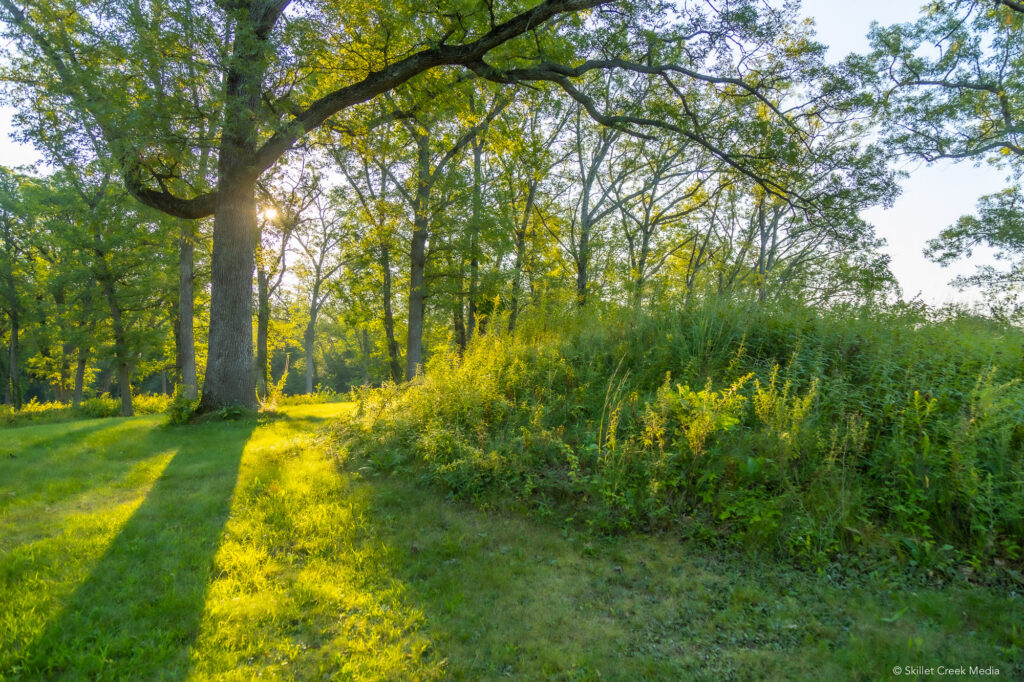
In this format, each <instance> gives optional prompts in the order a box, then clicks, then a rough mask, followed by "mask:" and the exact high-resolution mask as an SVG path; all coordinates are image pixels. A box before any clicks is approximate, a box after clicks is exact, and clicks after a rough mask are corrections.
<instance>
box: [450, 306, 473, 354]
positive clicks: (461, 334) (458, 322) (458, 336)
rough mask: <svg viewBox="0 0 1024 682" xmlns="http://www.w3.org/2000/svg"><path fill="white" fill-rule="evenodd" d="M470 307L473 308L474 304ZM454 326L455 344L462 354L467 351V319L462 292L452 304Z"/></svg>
mask: <svg viewBox="0 0 1024 682" xmlns="http://www.w3.org/2000/svg"><path fill="white" fill-rule="evenodd" d="M470 309H472V304H471V305H470ZM452 328H453V330H454V332H455V346H456V348H458V349H459V354H460V355H461V354H462V353H464V352H466V320H465V317H464V316H463V312H462V295H461V294H459V295H457V296H456V297H455V303H454V304H453V305H452Z"/></svg>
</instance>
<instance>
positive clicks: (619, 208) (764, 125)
mask: <svg viewBox="0 0 1024 682" xmlns="http://www.w3.org/2000/svg"><path fill="white" fill-rule="evenodd" d="M448 9H450V10H451V11H450V12H447V13H446V12H440V11H439V10H437V9H436V8H433V6H431V5H429V3H428V4H427V5H423V6H420V5H419V4H416V3H411V4H410V5H409V6H408V7H407V8H405V7H403V8H396V9H395V10H394V12H392V13H391V14H386V13H379V12H378V13H375V10H368V11H365V12H362V13H356V14H352V15H350V17H363V18H364V19H365V22H364V23H363V24H361V23H360V21H363V19H360V20H358V21H357V20H356V19H353V18H349V19H348V20H346V21H347V23H345V25H347V26H351V27H352V29H351V32H350V33H344V32H342V33H339V34H337V35H335V33H333V32H332V30H331V29H330V28H329V27H330V25H331V21H334V20H335V19H336V18H337V17H338V16H342V15H343V14H344V12H346V11H350V10H352V8H351V7H348V6H347V5H345V4H344V3H325V4H322V5H318V4H308V5H307V4H302V5H298V6H294V7H290V6H289V3H260V2H252V3H240V4H238V6H237V7H235V6H234V5H231V6H230V7H228V6H224V7H221V6H220V5H219V4H216V3H214V4H211V5H210V6H209V7H207V6H205V5H203V6H198V5H195V6H194V5H192V4H190V3H187V2H186V3H176V2H146V3H127V4H126V5H124V7H113V6H109V5H107V4H104V3H94V4H90V3H85V4H80V5H79V6H77V7H76V8H75V9H67V8H66V10H67V11H64V10H59V9H58V8H56V7H51V6H49V5H48V4H47V3H40V4H38V5H34V4H31V3H30V4H28V5H24V6H22V5H18V4H17V3H15V2H13V0H4V2H3V3H2V5H0V19H2V20H3V22H4V26H5V27H6V28H5V36H6V38H7V40H9V41H10V43H11V45H12V46H13V47H14V48H16V49H13V50H12V52H11V55H10V56H9V58H8V59H7V60H6V61H5V63H4V64H3V74H2V75H3V82H4V84H5V85H4V88H5V89H4V94H5V97H6V98H7V99H8V101H9V102H11V103H12V104H14V105H15V106H16V107H17V110H18V114H17V117H16V125H17V129H18V131H19V133H18V134H19V136H20V138H21V139H22V140H23V141H25V142H27V143H31V144H33V145H35V147H36V148H37V149H39V150H40V152H41V153H42V154H43V155H44V158H45V159H46V165H45V166H43V167H40V168H36V169H16V168H5V169H3V173H2V178H0V223H2V224H0V228H2V229H0V241H2V244H0V260H2V263H0V269H2V272H0V280H2V282H3V296H2V297H0V305H2V306H3V312H4V316H3V322H2V324H3V326H2V330H0V331H2V334H3V344H4V347H5V349H6V352H5V353H4V354H3V358H2V361H0V374H2V376H3V383H4V387H5V388H4V391H3V400H4V402H5V403H6V404H8V405H10V406H12V407H13V408H19V407H20V406H22V405H23V404H24V403H26V402H28V401H42V402H46V401H57V402H60V403H69V404H72V405H76V406H77V405H78V404H79V403H81V402H82V401H83V400H84V399H86V398H88V397H91V396H104V395H111V396H115V397H117V398H118V399H119V401H120V412H121V414H125V415H127V414H132V413H133V411H134V405H133V396H136V395H145V394H164V395H169V394H171V393H172V392H174V390H175V387H178V388H179V392H180V394H181V395H182V397H183V399H184V400H193V399H195V398H196V397H197V396H198V395H199V390H198V389H199V385H200V381H199V377H202V376H206V383H207V386H206V390H205V391H204V392H203V396H204V400H205V399H206V396H208V395H209V396H213V398H211V400H212V401H213V402H212V403H211V405H212V406H214V407H216V406H218V405H222V404H223V405H230V404H234V403H239V404H255V402H256V400H258V399H260V400H265V399H266V398H267V396H268V395H269V394H272V393H273V392H274V390H278V391H281V390H283V391H284V392H285V393H293V394H297V393H307V394H311V393H314V392H315V391H317V390H318V388H320V389H322V390H324V391H327V392H339V391H346V390H348V389H349V388H351V387H353V386H359V385H379V384H381V383H382V382H386V381H393V382H402V381H405V380H408V379H411V378H412V377H413V376H414V375H415V374H416V372H417V371H418V369H419V368H420V367H421V366H422V365H423V363H424V362H427V361H429V359H430V358H431V357H433V356H436V355H444V354H445V353H447V352H448V351H450V350H452V349H455V350H456V351H457V352H460V353H461V352H463V351H464V350H465V349H466V348H467V346H468V345H469V344H470V343H471V342H472V340H473V338H474V337H477V336H482V335H486V334H489V333H492V332H494V331H496V330H499V329H500V330H506V331H511V330H513V329H515V328H516V327H517V326H518V325H520V324H522V323H523V322H524V321H532V322H534V323H537V321H543V320H547V321H548V322H549V323H551V324H557V323H558V321H560V320H564V319H567V318H569V317H576V316H578V315H581V314H589V315H592V316H594V319H602V316H607V315H612V316H615V315H619V314H621V311H636V312H637V313H639V311H658V310H663V309H688V308H689V307H693V306H698V305H702V304H704V303H707V302H711V301H723V300H726V301H731V302H734V303H748V304H751V305H752V306H753V307H754V309H771V308H775V307H779V306H789V307H792V306H798V307H799V306H803V307H806V308H811V309H817V310H830V309H833V310H840V309H841V310H844V311H848V313H847V314H848V316H849V317H851V318H857V317H858V316H861V315H865V314H868V312H867V311H885V310H898V309H901V307H905V306H907V305H910V306H911V307H914V306H915V305H916V304H913V303H911V304H907V303H904V302H902V300H901V292H900V291H899V287H898V286H897V283H896V281H895V279H894V277H893V276H892V273H891V272H890V270H889V268H888V261H887V257H886V256H885V255H884V254H883V253H882V252H881V251H880V247H881V246H882V243H881V242H880V240H879V239H878V238H877V237H876V235H875V234H874V231H873V228H872V227H871V226H870V225H869V224H866V223H865V222H864V221H863V220H862V219H861V218H860V217H859V215H860V213H861V212H862V211H863V210H864V209H865V208H868V207H870V206H875V205H879V204H882V205H886V204H888V203H889V202H891V201H892V200H893V199H894V197H895V196H897V194H898V192H899V179H900V178H899V173H898V172H897V171H896V170H894V167H895V165H894V162H895V161H896V160H897V159H898V158H905V157H911V158H920V159H925V160H935V159H938V158H966V159H973V160H977V161H988V162H992V163H997V164H1003V165H1005V166H1006V168H1007V169H1008V171H1009V172H1011V173H1016V172H1019V170H1020V160H1021V158H1024V153H1022V148H1021V145H1020V138H1021V135H1022V133H1021V124H1020V118H1019V117H1020V112H1021V110H1022V108H1024V104H1022V98H1024V95H1022V84H1021V81H1022V75H1021V74H1022V71H1024V68H1022V66H1021V64H1022V56H1021V47H1020V43H1021V41H1020V40H1019V37H1020V31H1021V25H1022V20H1024V12H1022V11H1021V8H1020V7H1019V6H1017V5H1016V3H1013V2H966V1H957V2H940V3H933V4H932V5H929V7H928V8H926V11H925V12H923V13H922V17H921V19H920V20H919V21H918V22H916V23H914V24H908V25H905V26H894V27H887V28H884V27H878V28H876V29H874V33H873V35H872V41H873V43H872V44H873V46H874V52H872V53H871V54H868V55H851V56H849V57H848V58H846V59H845V60H844V61H842V62H840V63H837V64H830V63H827V62H826V61H825V58H824V53H825V48H824V46H823V45H820V44H818V43H816V42H814V35H813V28H812V26H811V25H809V24H808V23H807V22H805V21H803V20H801V19H800V18H799V15H798V5H797V4H796V3H783V4H778V5H775V4H771V3H763V2H755V1H752V0H741V1H737V2H728V3H725V5H723V6H721V7H718V6H716V5H711V4H703V3H687V4H684V5H680V6H668V5H661V4H657V3H623V4H619V3H616V4H615V5H614V6H611V5H607V4H606V3H600V2H590V3H572V2H551V1H549V2H545V3H542V4H541V5H537V6H536V7H532V8H526V7H519V6H518V5H515V4H514V3H513V4H510V5H509V6H507V7H505V6H500V7H499V6H498V5H494V4H486V3H485V4H481V5H480V6H476V5H472V6H467V7H462V6H459V7H457V8H455V7H453V8H448ZM527 15H529V16H530V17H536V22H537V23H536V24H533V25H529V26H523V25H521V24H522V21H525V19H523V17H526V16H527ZM541 15H543V16H541ZM503 16H505V17H507V20H505V21H502V20H501V18H502V17H503ZM72 18H73V20H72ZM530 21H533V20H532V19H531V20H530ZM517 22H519V23H517ZM527 23H528V24H529V22H527ZM415 26H418V27H420V28H419V29H417V30H413V28H412V27H415ZM435 34H436V35H435ZM459 41H461V43H460V44H461V45H462V46H463V47H462V48H460V49H462V52H460V51H458V50H454V48H453V47H452V46H453V45H454V44H455V43H458V42H459ZM929 45H940V46H942V48H943V49H942V50H941V51H940V52H939V53H938V54H933V53H932V52H930V51H929V50H930V48H928V47H927V46H929ZM342 46H343V47H342ZM922 46H925V47H922ZM449 48H451V50H449ZM339 50H342V51H345V52H346V54H351V55H352V58H351V60H350V62H346V66H344V68H334V67H332V66H331V65H330V62H331V59H332V55H334V54H335V53H337V52H338V51H339ZM446 50H448V51H446ZM449 52H451V53H450V54H449ZM470 53H472V54H470ZM417 60H419V61H423V60H427V62H429V63H424V64H419V62H417ZM431 60H433V61H431ZM435 62H436V63H435ZM410 64H412V65H411V66H410ZM399 67H401V68H399ZM396 69H397V71H396ZM402 69H405V70H404V71H403V70H402ZM382 74H383V75H382ZM385 76H387V77H389V78H392V80H394V81H395V82H394V83H393V84H392V85H390V86H387V85H386V84H385V85H382V84H380V83H379V82H378V81H380V80H381V79H382V78H385ZM233 79H234V80H233ZM375 79H376V80H375ZM388 83H391V81H388ZM240 84H242V85H240ZM243 85H244V87H243ZM236 86H237V87H236ZM233 88H234V89H233ZM239 88H241V89H242V90H244V89H245V88H251V92H250V94H249V95H246V96H245V97H243V96H242V95H243V94H244V93H243V92H242V90H239ZM359 88H363V89H362V90H359ZM367 88H369V89H368V90H367ZM353 89H355V90H353ZM246 92H249V91H248V90H246ZM257 92H258V93H259V95H258V97H255V96H254V95H253V94H252V93H257ZM325 93H326V94H325ZM246 97H248V99H246ZM254 97H255V99H254ZM346 98H347V99H346ZM342 100H343V101H342ZM239 106H241V107H242V108H243V109H244V110H245V111H244V112H243V114H244V115H243V114H239V113H238V111H236V109H237V108H238V107H239ZM332 107H333V114H332V112H331V111H328V109H330V108H332ZM245 112H248V113H245ZM236 115H237V117H238V120H237V121H235V119H233V118H232V117H233V116H236ZM879 124H881V125H879ZM238 126H242V127H241V128H239V127H238ZM289 126H290V127H289ZM298 128H301V130H299V129H298ZM236 138H237V139H236ZM232 145H234V146H232ZM231 159H235V161H232V160H231ZM236 162H237V163H236ZM232 164H234V165H232ZM237 168H244V169H246V170H244V171H243V170H237ZM233 169H235V170H233ZM261 169H262V170H261ZM1014 177H1016V176H1014ZM247 183H248V184H247ZM236 185H237V186H244V188H245V189H244V190H243V191H242V193H241V194H239V195H238V196H242V195H245V196H244V197H243V198H242V199H240V200H239V201H241V202H242V203H241V204H238V205H240V206H241V205H243V204H244V208H243V209H239V210H240V213H238V214H237V215H236V214H235V213H231V215H230V216H229V213H230V212H231V211H234V210H235V208H234V206H235V203H237V202H235V200H234V199H230V200H229V199H228V197H229V196H234V194H231V192H234V189H233V188H235V187H236ZM229 190H230V191H229ZM182 197H189V198H182ZM233 202H235V203H233ZM225 206H227V207H228V208H224V207H225ZM216 207H220V208H216ZM229 208H230V211H229V210H228V209H229ZM217 210H222V213H217ZM1021 210H1022V200H1021V193H1020V188H1019V186H1015V185H1011V187H1010V188H1009V189H1006V190H1003V191H1001V192H996V193H994V194H992V195H990V196H988V197H984V198H982V199H981V200H980V203H979V211H978V214H977V215H975V216H965V217H963V218H960V219H959V220H958V221H956V222H954V224H953V225H952V226H951V227H950V228H948V229H947V230H946V231H944V232H943V233H942V234H941V235H939V236H937V238H936V239H935V240H933V242H931V243H930V244H929V253H930V254H931V255H932V257H933V258H935V259H936V260H939V261H940V262H950V261H952V260H955V259H957V258H960V257H962V256H964V255H969V253H970V252H971V249H972V248H975V247H977V246H978V245H981V244H984V245H989V246H994V247H996V248H997V249H999V250H1000V251H1001V255H1002V256H1004V257H1005V258H1007V259H1009V260H1010V265H1011V267H1010V269H1009V270H1008V271H1005V270H1003V271H1000V270H996V269H993V268H984V269H981V270H979V272H978V273H977V275H976V276H975V277H973V278H970V280H969V281H965V282H964V284H982V285H985V286H986V287H987V291H989V292H990V293H991V297H990V305H989V306H988V308H987V310H985V311H984V312H985V313H986V314H988V315H990V316H991V317H992V318H993V319H995V320H997V321H998V323H1000V324H1010V323H1012V321H1013V320H1014V319H1015V314H1016V312H1015V311H1016V307H1015V302H1016V301H1015V298H1014V296H1015V292H1016V289H1015V287H1016V286H1017V283H1018V282H1019V279H1020V277H1019V268H1020V263H1019V261H1017V260H1013V259H1014V258H1017V259H1019V254H1020V247H1021V244H1022V237H1021V233H1022V230H1021V224H1022V217H1021V216H1022V213H1021ZM214 214H216V215H217V216H222V217H221V218H216V219H214V218H213V217H207V218H202V216H203V215H206V216H213V215H214ZM224 216H227V217H224ZM231 216H234V217H231ZM238 216H242V218H238ZM197 218H202V219H197ZM236 218H237V219H238V220H240V221H241V222H237V221H236V222H235V223H232V222H231V221H233V220H236ZM954 218H955V217H951V221H953V219H954ZM217 220H222V221H223V225H225V226H228V227H223V228H217V227H216V225H217V224H218V223H217ZM229 225H236V226H241V227H238V228H237V229H235V228H231V227H230V226H229ZM218 229H221V234H222V235H227V236H222V237H221V238H220V239H218V237H217V230H218ZM232 230H234V231H232ZM218 244H220V245H221V247H220V248H222V249H223V254H226V255H221V256H219V258H220V263H221V264H220V265H216V263H217V262H218V256H217V254H216V252H217V249H218V248H219V247H218ZM250 249H251V251H252V253H251V269H249V270H248V271H247V270H246V268H247V267H248V266H247V265H246V264H245V262H243V261H246V259H247V258H250V256H249V255H248V252H249V250H250ZM238 259H241V260H238ZM236 261H237V262H236ZM228 262H230V263H232V265H230V268H234V269H233V270H230V271H229V267H228V265H225V264H226V263H228ZM247 272H248V275H247V274H246V273H247ZM217 273H221V274H220V275H218V274H217ZM239 273H241V275H239ZM218 278H220V279H218ZM249 279H251V281H249ZM218 282H220V284H218ZM218 291H221V292H225V293H221V294H219V295H220V296H221V300H222V301H224V303H223V304H222V306H221V308H220V312H216V311H217V310H218V308H217V304H216V303H215V299H217V296H218V293H217V292H218ZM894 306H895V308H894ZM918 307H919V306H918ZM211 311H213V312H211ZM919 313H920V314H921V315H923V316H925V317H934V316H935V315H939V316H945V317H948V318H956V317H958V316H964V315H967V316H971V315H975V314H977V311H973V312H972V311H955V310H953V311H946V312H945V313H942V312H936V313H926V312H925V311H923V310H920V311H919ZM225 320H226V322H225ZM239 320H241V322H239ZM221 322H223V324H224V327H223V329H222V331H220V332H217V333H216V334H212V333H211V329H213V326H211V325H216V324H220V323H221ZM213 336H216V337H217V338H216V339H213V338H212V337H213ZM249 339H251V340H249ZM211 349H212V350H211ZM211 353H212V355H211ZM211 357H215V358H220V359H221V360H219V361H218V362H220V363H221V364H218V365H216V367H218V368H220V369H216V368H215V372H214V373H213V374H211V371H210V369H211V367H213V365H211V363H210V358H211ZM211 376H213V377H214V378H213V379H211ZM217 377H220V378H219V379H217ZM223 386H229V387H230V390H229V389H227V388H225V389H223V390H224V391H225V393H224V394H223V395H217V393H216V392H217V391H219V390H222V388H221V387H223ZM250 387H251V388H252V389H253V390H252V391H251V393H252V395H251V397H246V396H248V395H249V388H250ZM229 393H230V395H229ZM239 396H241V397H239ZM214 403H216V404H214Z"/></svg>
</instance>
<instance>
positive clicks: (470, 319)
mask: <svg viewBox="0 0 1024 682" xmlns="http://www.w3.org/2000/svg"><path fill="white" fill-rule="evenodd" d="M483 147H484V146H483V142H482V141H481V140H480V139H479V138H474V140H473V201H472V207H471V213H470V219H469V230H470V232H469V310H468V312H467V315H466V317H467V320H466V334H465V336H466V340H469V339H472V338H473V335H474V334H475V333H476V332H477V329H476V317H477V297H478V296H479V293H480V292H479V288H480V256H479V254H478V251H479V248H480V245H479V240H480V220H481V218H482V217H483V216H482V213H483V187H482V184H483V178H482V172H481V166H482V165H483ZM465 346H466V344H465V341H464V342H463V344H462V347H463V349H465Z"/></svg>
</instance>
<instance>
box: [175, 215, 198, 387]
mask: <svg viewBox="0 0 1024 682" xmlns="http://www.w3.org/2000/svg"><path fill="white" fill-rule="evenodd" d="M194 284H195V223H193V222H192V221H190V220H189V221H184V220H183V221H181V239H180V242H179V245H178V325H177V326H178V329H177V332H178V333H177V341H178V353H177V355H178V363H177V364H178V373H179V376H180V377H181V390H182V392H183V393H184V394H185V397H186V398H188V399H189V400H194V399H195V398H196V396H197V395H198V394H199V382H198V381H197V379H196V344H195V333H194V328H195V312H194V311H195V290H194Z"/></svg>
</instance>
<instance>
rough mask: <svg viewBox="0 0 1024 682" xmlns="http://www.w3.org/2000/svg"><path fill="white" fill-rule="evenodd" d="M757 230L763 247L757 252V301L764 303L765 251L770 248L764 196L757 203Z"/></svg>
mask: <svg viewBox="0 0 1024 682" xmlns="http://www.w3.org/2000/svg"><path fill="white" fill-rule="evenodd" d="M757 231H758V235H759V236H760V238H761V248H760V250H759V251H758V254H757V301H758V302H759V303H764V299H765V289H766V286H765V281H764V278H765V275H766V273H767V270H766V268H765V256H766V253H765V251H766V250H767V248H768V230H767V226H766V225H765V215H764V197H761V201H760V202H759V203H758V205H757Z"/></svg>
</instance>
